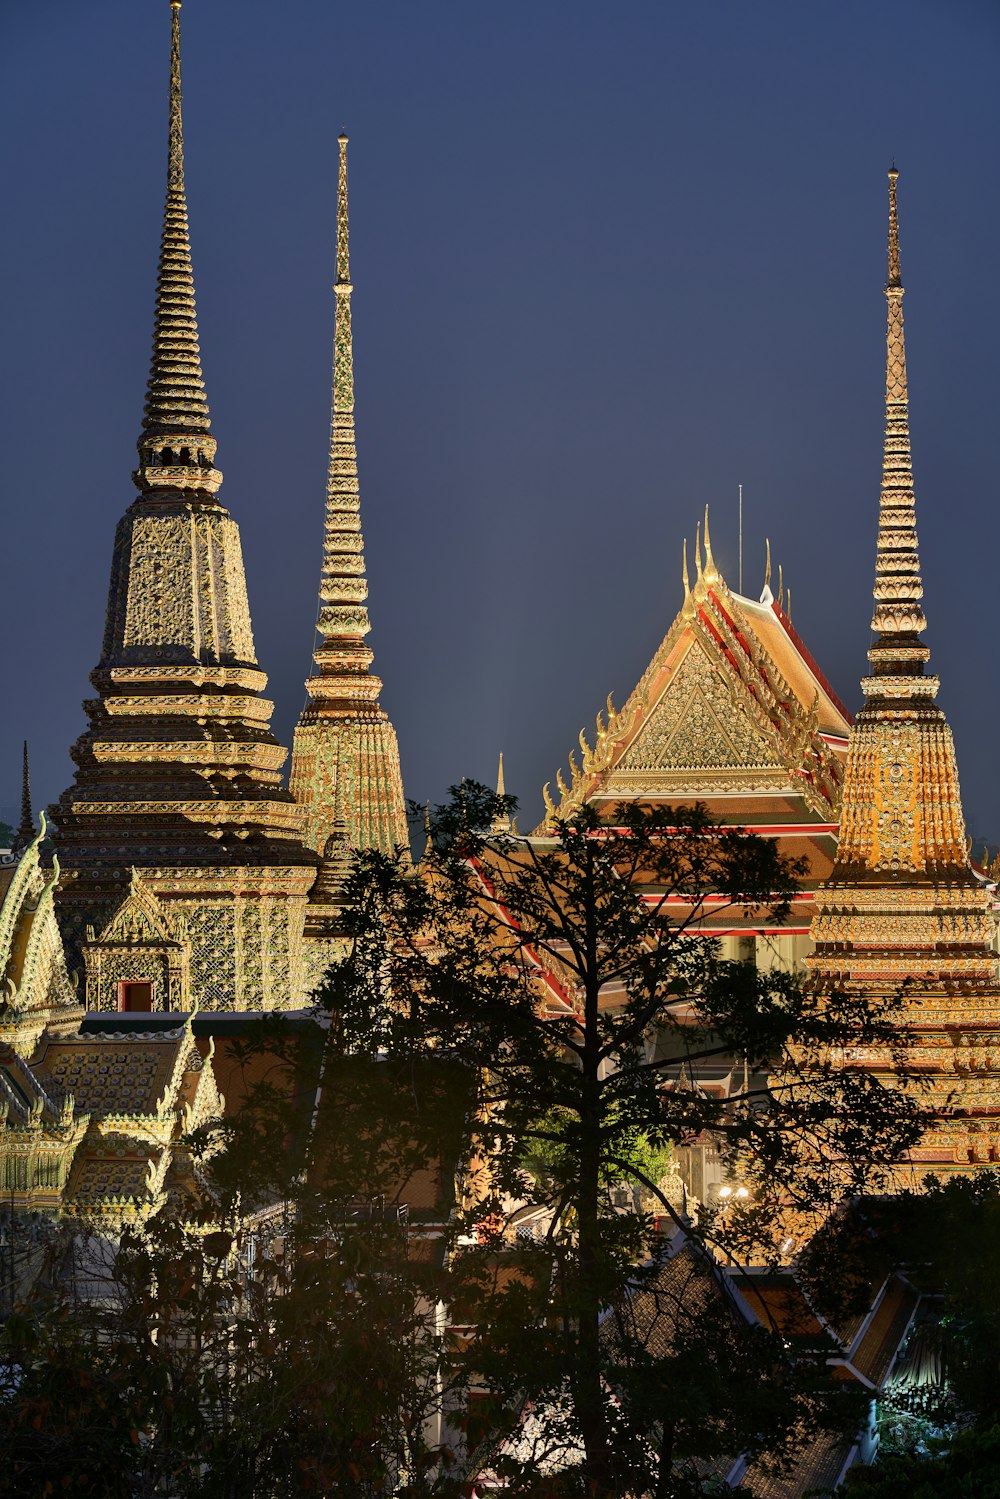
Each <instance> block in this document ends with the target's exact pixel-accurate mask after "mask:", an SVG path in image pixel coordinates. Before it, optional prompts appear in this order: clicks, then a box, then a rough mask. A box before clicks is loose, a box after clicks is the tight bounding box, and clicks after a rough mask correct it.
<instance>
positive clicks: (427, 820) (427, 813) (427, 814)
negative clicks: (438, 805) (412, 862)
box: [424, 802, 434, 859]
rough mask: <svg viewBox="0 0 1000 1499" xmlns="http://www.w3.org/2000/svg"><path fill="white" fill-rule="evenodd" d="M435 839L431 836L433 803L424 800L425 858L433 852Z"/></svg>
mask: <svg viewBox="0 0 1000 1499" xmlns="http://www.w3.org/2000/svg"><path fill="white" fill-rule="evenodd" d="M433 849H434V839H433V838H432V837H431V804H430V802H424V858H425V859H426V858H427V855H428V854H429V853H431V852H433Z"/></svg>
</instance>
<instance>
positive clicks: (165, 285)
mask: <svg viewBox="0 0 1000 1499" xmlns="http://www.w3.org/2000/svg"><path fill="white" fill-rule="evenodd" d="M180 10H181V7H180V0H170V90H169V107H168V129H167V201H166V205H165V208H164V212H163V232H162V234H161V237H160V261H159V268H158V271H157V278H156V318H155V323H154V329H153V357H152V360H151V362H150V367H149V383H148V384H147V387H146V409H145V414H144V416H143V422H142V433H141V435H140V437H139V442H138V449H139V467H138V469H137V470H136V471H135V473H134V474H133V479H134V480H135V483H136V486H137V487H138V489H139V490H140V491H141V492H142V493H143V494H146V495H152V494H160V493H167V494H170V493H173V492H175V491H177V490H180V491H181V492H183V493H189V492H194V493H197V494H202V495H206V494H207V495H214V494H215V493H216V491H217V490H218V488H219V485H220V484H221V483H222V475H221V474H220V473H219V472H218V470H217V469H216V468H215V467H214V462H215V446H216V445H215V439H214V438H213V437H212V436H211V422H210V419H209V412H208V400H207V398H206V396H205V381H204V377H203V375H202V371H201V354H200V352H199V347H198V319H197V313H196V310H195V295H194V272H193V270H192V266H191V243H190V239H189V237H188V214H187V200H186V198H185V193H184V123H183V116H182V94H181V20H180Z"/></svg>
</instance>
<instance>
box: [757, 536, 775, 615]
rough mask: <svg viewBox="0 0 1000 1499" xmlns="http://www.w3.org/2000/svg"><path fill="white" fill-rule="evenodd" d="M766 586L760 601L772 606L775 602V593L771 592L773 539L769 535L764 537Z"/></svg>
mask: <svg viewBox="0 0 1000 1499" xmlns="http://www.w3.org/2000/svg"><path fill="white" fill-rule="evenodd" d="M764 548H765V551H764V557H765V562H764V587H763V588H762V589H761V591H760V601H761V603H762V604H763V605H764V606H765V607H766V608H770V607H771V605H772V604H773V603H774V594H773V593H772V592H771V541H770V538H769V537H765V539H764Z"/></svg>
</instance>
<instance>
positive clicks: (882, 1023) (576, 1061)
mask: <svg viewBox="0 0 1000 1499" xmlns="http://www.w3.org/2000/svg"><path fill="white" fill-rule="evenodd" d="M501 809H503V810H509V809H510V803H509V801H506V800H504V801H498V800H497V799H496V798H495V797H493V795H492V793H490V792H488V791H486V789H485V788H483V787H478V786H475V785H472V784H466V785H464V786H463V787H462V788H460V789H456V791H455V792H454V794H453V796H452V798H451V800H450V802H449V803H447V804H446V805H445V806H444V807H442V808H439V809H437V811H436V813H435V814H434V815H433V817H432V818H431V828H430V844H431V847H430V852H429V854H428V855H427V857H426V858H425V860H424V867H423V869H422V870H421V872H420V875H419V876H418V875H416V874H415V873H414V871H413V870H412V869H411V867H410V866H409V864H408V863H407V862H406V861H405V860H404V859H403V858H402V857H400V858H398V859H395V860H393V859H386V858H384V857H382V856H380V855H377V854H370V855H367V856H364V857H362V858H359V860H358V864H357V868H356V871H355V874H354V876H353V878H352V882H351V898H352V901H353V906H352V910H351V912H350V913H349V928H350V947H349V951H348V952H347V954H346V956H345V958H344V959H343V961H342V962H340V963H338V964H336V965H334V966H333V967H332V968H331V970H330V971H329V973H328V974H327V976H326V978H325V980H324V982H323V984H322V986H321V988H320V991H319V993H318V995H317V1011H316V1021H317V1023H316V1024H315V1025H306V1026H303V1025H302V1024H301V1023H300V1022H292V1021H282V1020H275V1021H273V1022H269V1023H268V1024H266V1025H261V1026H258V1027H257V1028H256V1029H255V1030H253V1034H252V1035H248V1036H247V1037H246V1039H245V1041H244V1043H243V1046H242V1052H241V1050H240V1048H239V1047H236V1048H235V1049H234V1050H235V1061H236V1064H237V1065H236V1068H235V1070H234V1071H233V1072H232V1074H231V1076H230V1079H229V1081H227V1083H226V1091H227V1093H228V1094H229V1095H230V1097H231V1098H232V1097H233V1096H234V1093H233V1090H234V1088H235V1089H236V1090H237V1092H239V1093H240V1095H241V1098H242V1103H241V1107H240V1108H239V1110H238V1111H237V1112H235V1113H231V1114H230V1115H229V1117H227V1119H226V1120H224V1121H213V1122H211V1123H210V1124H208V1125H206V1126H204V1127H203V1128H202V1129H201V1130H199V1131H198V1132H196V1134H195V1136H194V1137H193V1138H192V1139H191V1141H190V1142H189V1148H190V1166H191V1172H192V1173H193V1175H192V1177H191V1179H192V1180H195V1179H197V1181H198V1183H199V1188H198V1193H197V1195H196V1196H192V1198H191V1199H190V1200H187V1201H185V1200H184V1198H183V1197H182V1196H181V1195H180V1189H179V1188H178V1189H177V1191H176V1194H175V1197H174V1199H173V1200H172V1202H171V1204H170V1207H169V1210H166V1211H164V1212H163V1213H161V1214H160V1215H159V1216H158V1217H157V1218H156V1219H154V1220H153V1221H152V1222H150V1223H149V1224H147V1225H145V1226H144V1227H136V1228H134V1229H130V1230H129V1231H128V1232H127V1233H126V1234H125V1235H124V1236H123V1239H122V1242H121V1245H120V1247H119V1249H118V1252H117V1254H116V1255H114V1256H110V1257H109V1256H107V1254H106V1253H103V1252H102V1244H103V1243H104V1241H102V1240H100V1239H95V1240H93V1241H87V1240H75V1239H74V1237H73V1236H72V1235H69V1236H68V1239H69V1244H68V1245H67V1244H66V1242H65V1240H64V1241H63V1242H62V1243H60V1245H59V1246H58V1247H59V1249H60V1252H61V1253H62V1252H65V1253H68V1254H69V1255H70V1257H71V1259H72V1262H73V1265H74V1267H75V1275H74V1276H73V1277H70V1278H67V1277H66V1276H65V1275H60V1274H59V1273H58V1267H57V1266H56V1265H55V1263H54V1264H53V1267H52V1274H51V1275H50V1276H49V1277H48V1279H47V1280H45V1279H44V1278H43V1282H42V1283H43V1284H48V1285H49V1286H50V1287H52V1288H53V1289H52V1290H51V1292H50V1293H49V1294H48V1295H47V1296H46V1297H45V1298H36V1299H35V1301H34V1302H33V1303H32V1304H31V1305H29V1306H28V1307H26V1308H24V1309H22V1310H21V1311H20V1312H19V1313H18V1314H17V1315H16V1316H15V1317H13V1318H11V1319H10V1321H9V1322H8V1324H7V1327H6V1328H5V1330H4V1333H3V1338H2V1340H0V1443H2V1444H3V1450H4V1453H5V1464H6V1471H7V1473H8V1474H9V1475H11V1480H12V1482H14V1483H15V1487H16V1491H17V1492H18V1494H19V1495H22V1496H23V1499H35V1496H43V1495H46V1494H50V1493H60V1492H64V1491H68V1492H73V1493H79V1494H82V1495H85V1496H87V1495H94V1496H104V1495H107V1496H113V1499H118V1496H119V1495H121V1496H123V1499H124V1496H129V1499H133V1496H136V1499H138V1496H146V1495H149V1496H153V1495H157V1496H159V1495H164V1494H167V1495H170V1496H171V1499H189V1496H190V1499H193V1496H195V1495H197V1496H199V1499H237V1496H238V1499H285V1496H291V1495H299V1494H301V1495H309V1494H317V1495H331V1496H332V1495H336V1496H338V1499H341V1496H342V1499H375V1496H376V1495H378V1496H386V1495H388V1494H390V1493H391V1494H392V1495H393V1496H395V1499H452V1496H454V1499H459V1496H460V1495H468V1494H469V1492H470V1485H471V1483H472V1481H473V1478H474V1477H475V1475H476V1474H477V1473H479V1472H480V1471H482V1470H484V1469H485V1470H487V1471H492V1472H493V1473H494V1474H495V1475H498V1476H500V1477H502V1479H503V1481H504V1483H505V1485H506V1491H507V1492H508V1493H510V1494H511V1495H531V1496H532V1499H542V1496H543V1495H546V1494H549V1495H552V1496H557V1495H559V1496H562V1495H571V1494H572V1495H581V1496H583V1495H586V1496H590V1499H611V1496H616V1499H617V1496H624V1495H630V1496H638V1495H643V1496H645V1495H651V1496H652V1495H655V1496H656V1499H679V1496H686V1495H692V1494H700V1493H706V1492H709V1491H710V1485H711V1482H712V1481H713V1480H711V1478H710V1467H709V1466H708V1465H711V1464H712V1463H716V1462H718V1463H720V1464H723V1465H724V1463H723V1460H724V1459H731V1458H734V1457H735V1456H736V1455H737V1454H739V1453H741V1452H744V1453H748V1454H751V1455H753V1454H756V1453H768V1454H770V1455H771V1456H772V1457H773V1458H774V1459H775V1460H776V1461H778V1462H780V1461H781V1459H782V1457H787V1456H788V1455H789V1454H790V1453H792V1452H793V1451H794V1450H795V1449H796V1448H797V1447H798V1446H800V1445H801V1442H802V1440H803V1438H804V1435H805V1434H806V1433H808V1432H810V1431H814V1430H816V1429H817V1428H819V1427H826V1428H829V1429H831V1430H836V1431H838V1432H839V1431H845V1432H849V1431H852V1430H853V1429H854V1428H855V1427H856V1424H857V1421H858V1414H859V1413H858V1409H857V1405H856V1402H854V1401H853V1400H852V1398H851V1397H850V1394H849V1392H847V1391H845V1390H844V1389H842V1388H836V1387H833V1386H832V1385H831V1383H830V1382H829V1381H828V1380H827V1378H826V1372H825V1370H824V1368H823V1366H822V1365H821V1364H816V1363H812V1362H809V1361H808V1360H803V1359H800V1358H798V1357H796V1356H795V1355H794V1353H793V1352H791V1351H790V1350H789V1349H788V1348H787V1347H786V1346H785V1343H784V1341H783V1339H782V1338H781V1337H780V1336H779V1335H778V1334H777V1333H776V1332H773V1331H771V1330H768V1329H766V1328H760V1327H757V1328H749V1327H747V1325H746V1323H745V1322H744V1321H743V1320H741V1319H740V1317H738V1316H737V1315H736V1311H735V1306H734V1302H733V1300H732V1298H731V1296H730V1294H729V1292H728V1291H727V1289H726V1287H725V1284H724V1283H723V1282H722V1280H721V1278H720V1277H719V1275H718V1272H717V1269H716V1267H715V1265H714V1263H713V1262H712V1261H711V1260H710V1258H709V1256H708V1255H707V1253H706V1249H707V1248H708V1247H712V1246H720V1245H721V1246H723V1247H724V1248H727V1249H728V1250H729V1251H731V1252H732V1253H733V1254H734V1255H744V1256H748V1255H750V1254H754V1255H756V1256H760V1255H766V1254H767V1253H769V1252H771V1251H772V1250H773V1242H774V1237H775V1234H776V1233H780V1230H779V1229H778V1226H777V1217H776V1212H777V1209H778V1208H779V1206H780V1207H784V1206H786V1205H787V1203H788V1202H789V1201H792V1202H794V1203H795V1204H796V1205H797V1206H799V1207H802V1208H805V1209H807V1210H808V1211H810V1212H817V1211H818V1212H822V1211H824V1210H825V1209H826V1208H828V1207H829V1205H830V1204H831V1202H832V1201H834V1200H835V1198H836V1197H837V1196H838V1195H839V1194H841V1193H843V1192H844V1191H855V1192H856V1191H859V1190H861V1189H862V1188H863V1187H865V1186H866V1185H869V1184H871V1183H874V1184H875V1185H876V1186H877V1185H878V1184H879V1183H880V1182H882V1181H883V1180H884V1178H885V1174H886V1171H887V1168H888V1166H889V1163H891V1162H892V1161H893V1160H894V1159H895V1158H896V1157H897V1156H898V1154H899V1153H900V1151H902V1150H903V1149H904V1148H905V1147H906V1146H907V1145H908V1144H909V1143H911V1142H912V1140H913V1139H914V1138H915V1137H916V1135H917V1134H918V1133H919V1129H920V1120H919V1117H918V1115H917V1112H916V1110H915V1109H914V1107H913V1105H912V1104H910V1103H907V1102H906V1101H905V1100H903V1099H901V1098H900V1096H899V1094H898V1093H895V1092H892V1091H890V1090H887V1089H886V1088H884V1087H883V1086H882V1085H881V1084H880V1083H879V1082H877V1081H876V1080H874V1079H871V1078H867V1077H864V1076H860V1075H856V1074H850V1073H847V1072H845V1071H844V1070H843V1069H841V1068H839V1067H837V1066H836V1065H834V1063H833V1061H832V1060H831V1053H832V1051H833V1049H835V1048H837V1047H843V1046H846V1045H878V1046H882V1047H890V1048H891V1047H892V1044H893V1033H892V1030H891V1017H890V1014H889V1007H888V1006H886V1007H884V1008H882V1009H880V1008H879V1007H877V1006H871V1005H866V1004H865V1003H864V1002H863V1001H857V1000H855V1001H852V1002H851V1003H847V1002H846V1001H844V1000H843V999H842V997H841V996H837V995H830V996H826V997H825V998H824V999H822V1000H819V999H817V997H816V996H814V995H812V994H810V993H809V992H808V991H806V990H804V989H803V988H802V986H801V985H800V984H799V983H798V981H797V980H796V979H795V977H794V976H792V975H789V974H784V973H780V972H772V973H758V972H757V971H756V970H755V969H753V968H751V967H749V966H748V965H744V964H732V963H725V962H723V961H721V960H720V957H719V954H718V951H717V945H716V944H715V943H713V942H712V941H710V940H708V939H706V938H705V937H703V936H702V935H701V933H700V930H699V926H698V921H699V918H700V917H701V916H702V915H703V914H704V911H705V909H706V903H707V902H708V900H709V898H710V897H711V900H712V902H713V905H712V909H713V914H718V913H719V911H720V907H719V906H718V905H717V904H716V903H717V902H718V900H719V898H720V897H721V898H722V900H723V902H724V903H728V905H729V906H730V907H731V908H732V909H733V911H734V912H743V911H747V912H756V913H758V914H764V915H766V918H767V920H768V922H769V923H770V922H773V921H780V920H781V919H783V917H784V915H785V914H786V913H787V910H788V901H789V897H790V895H791V893H792V890H793V888H794V878H795V873H796V870H795V868H794V866H792V865H790V864H789V863H787V861H784V860H782V859H781V858H780V857H779V855H778V853H777V851H776V848H775V845H774V844H773V843H771V842H768V841H766V840H761V839H757V838H753V837H747V836H745V835H743V834H741V833H738V832H735V831H727V830H725V829H719V828H717V827H715V826H713V825H712V823H711V821H710V819H709V817H708V815H707V814H706V812H705V811H704V810H703V809H699V808H689V809H686V810H685V811H684V812H683V813H670V812H665V811H654V812H647V811H644V810H643V809H641V808H637V807H630V808H627V809H625V810H622V811H620V813H619V815H620V817H621V819H622V821H621V825H620V826H618V827H614V828H609V827H605V826H602V825H601V824H600V823H599V822H598V820H597V818H596V816H595V815H594V814H593V812H592V811H590V810H588V809H584V810H583V811H582V812H581V813H580V814H579V815H578V816H577V817H576V818H575V819H573V820H572V821H570V822H568V823H565V824H561V825H560V826H559V827H558V828H557V830H556V831H555V832H554V833H553V834H552V836H550V837H547V838H544V839H538V840H533V839H522V838H517V837H505V836H504V837H496V836H495V835H492V834H491V833H490V832H489V829H490V827H491V824H492V823H493V821H494V818H495V816H496V814H497V812H498V811H499V810H501ZM251 1029H253V1028H251ZM654 1037H655V1038H656V1044H655V1046H653V1045H648V1044H647V1043H649V1042H650V1040H651V1039H652V1038H654ZM718 1055H728V1056H733V1057H738V1058H745V1059H746V1072H747V1077H748V1079H749V1081H748V1083H747V1086H746V1088H745V1090H744V1091H743V1092H742V1093H741V1094H739V1095H738V1096H737V1097H736V1098H734V1099H730V1100H727V1101H723V1100H719V1099H716V1098H711V1097H708V1096H707V1095H706V1094H704V1093H703V1092H701V1091H700V1090H699V1089H697V1088H695V1087H692V1086H690V1082H689V1081H688V1082H684V1081H683V1079H684V1078H687V1079H690V1075H691V1069H692V1067H694V1066H696V1065H697V1063H698V1062H699V1061H700V1060H703V1059H707V1058H712V1057H716V1056H718ZM769 1079H771V1080H770V1081H769ZM705 1132H710V1133H711V1134H712V1135H713V1136H714V1137H715V1139H716V1140H717V1141H718V1142H719V1146H720V1148H721V1150H722V1151H723V1153H724V1156H725V1159H726V1161H727V1163H728V1165H729V1168H730V1169H731V1170H732V1172H733V1173H734V1174H738V1175H739V1177H740V1179H741V1180H742V1181H745V1182H747V1183H748V1184H749V1186H750V1188H751V1190H752V1193H753V1197H752V1199H751V1205H750V1207H749V1209H742V1210H741V1209H734V1210H733V1211H731V1212H729V1213H728V1214H724V1213H720V1214H717V1215H714V1216H713V1215H712V1214H711V1213H705V1214H703V1216H702V1218H701V1220H700V1222H699V1224H698V1225H697V1226H694V1225H690V1224H687V1225H685V1232H686V1236H687V1239H686V1243H687V1247H686V1248H685V1250H684V1251H683V1252H682V1253H681V1254H678V1255H671V1254H670V1253H669V1252H668V1250H667V1249H666V1247H665V1246H664V1245H663V1244H662V1243H661V1242H658V1241H656V1240H655V1239H654V1238H653V1236H652V1232H651V1229H652V1224H651V1221H650V1218H649V1217H648V1216H647V1215H645V1214H644V1213H641V1212H631V1211H616V1210H615V1209H614V1208H613V1206H612V1204H611V1203H610V1202H609V1194H608V1192H607V1190H606V1189H607V1186H608V1184H609V1183H612V1182H615V1181H622V1180H625V1181H630V1182H634V1183H636V1184H638V1185H640V1186H642V1187H643V1188H644V1189H645V1190H646V1191H648V1192H651V1193H653V1195H654V1197H656V1198H657V1199H658V1200H659V1202H660V1207H661V1209H662V1214H661V1216H663V1215H665V1216H668V1217H669V1216H670V1214H672V1213H673V1212H674V1209H673V1207H672V1206H671V1203H670V1200H669V1198H668V1197H667V1196H666V1195H665V1194H664V1193H662V1192H660V1191H659V1187H658V1183H659V1179H660V1177H661V1176H662V1174H663V1169H664V1166H665V1165H666V1164H667V1162H668V1161H669V1159H670V1156H671V1153H672V1152H673V1151H675V1150H676V1148H677V1147H678V1146H679V1145H681V1144H684V1143H686V1142H689V1141H690V1140H691V1139H692V1138H695V1137H698V1136H699V1135H701V1134H703V1133H705ZM404 1202H405V1203H407V1204H408V1205H409V1209H410V1216H409V1221H408V1222H407V1221H406V1219H405V1217H404V1216H403V1215H402V1214H401V1213H400V1212H398V1211H397V1205H399V1204H401V1203H404ZM525 1215H527V1216H528V1217H529V1218H532V1219H533V1221H534V1223H535V1224H536V1232H535V1236H534V1238H531V1239H517V1240H514V1239H513V1238H512V1236H511V1234H510V1233H509V1232H508V1230H509V1229H510V1228H511V1220H512V1219H513V1217H515V1216H517V1217H518V1218H519V1219H523V1218H524V1216H525ZM442 1225H443V1226H444V1230H443V1232H442V1231H441V1229H442ZM445 1307H447V1308H448V1311H449V1316H450V1324H451V1332H450V1333H447V1332H446V1331H445V1329H444V1324H443V1321H442V1317H441V1309H442V1308H445ZM442 1417H443V1418H444V1421H443V1424H442V1422H441V1418H442Z"/></svg>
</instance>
